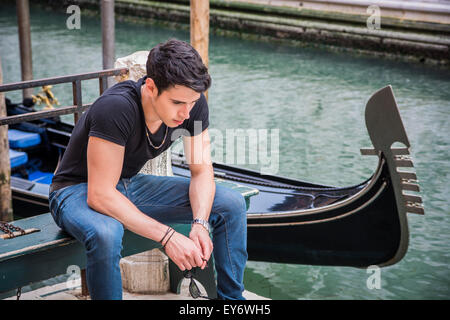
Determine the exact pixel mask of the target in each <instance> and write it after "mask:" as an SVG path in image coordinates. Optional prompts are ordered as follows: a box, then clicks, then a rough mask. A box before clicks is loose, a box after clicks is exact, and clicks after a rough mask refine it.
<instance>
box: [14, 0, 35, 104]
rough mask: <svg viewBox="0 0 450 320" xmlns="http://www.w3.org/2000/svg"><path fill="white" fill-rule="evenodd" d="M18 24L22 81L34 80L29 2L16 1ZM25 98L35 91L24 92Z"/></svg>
mask: <svg viewBox="0 0 450 320" xmlns="http://www.w3.org/2000/svg"><path fill="white" fill-rule="evenodd" d="M16 5H17V23H18V25H19V45H20V66H21V70H22V81H26V80H32V79H33V63H32V59H33V55H32V53H31V31H30V5H29V3H28V0H16ZM22 92H23V94H22V95H23V98H24V99H25V98H31V95H32V94H33V89H31V88H28V89H24V90H23V91H22Z"/></svg>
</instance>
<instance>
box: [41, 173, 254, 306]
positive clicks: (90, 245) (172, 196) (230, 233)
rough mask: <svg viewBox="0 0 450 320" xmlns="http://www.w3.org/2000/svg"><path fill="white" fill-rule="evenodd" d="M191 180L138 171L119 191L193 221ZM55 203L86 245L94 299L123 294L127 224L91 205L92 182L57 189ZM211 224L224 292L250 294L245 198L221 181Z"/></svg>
mask: <svg viewBox="0 0 450 320" xmlns="http://www.w3.org/2000/svg"><path fill="white" fill-rule="evenodd" d="M189 183H190V179H189V178H183V177H162V176H153V175H144V174H137V175H136V176H134V177H132V178H131V179H120V180H119V183H118V184H117V190H119V191H120V192H121V193H122V194H123V195H125V196H126V197H127V198H128V199H129V200H130V201H131V202H132V203H133V204H134V205H135V206H136V207H137V208H138V209H139V210H141V211H142V212H143V213H145V214H147V215H148V216H150V217H152V218H154V219H156V220H158V221H159V222H161V223H164V224H171V223H191V221H192V209H191V206H190V202H189ZM49 202H50V211H51V213H52V216H53V219H54V220H55V222H56V224H57V225H58V226H59V227H60V228H61V229H63V230H65V231H66V232H68V233H69V234H70V235H72V236H73V237H74V238H75V239H77V240H78V241H80V242H81V243H82V244H83V245H84V247H85V249H86V254H87V266H86V280H87V285H88V289H89V292H90V295H91V298H92V299H104V300H106V299H119V300H120V299H122V279H121V275H120V267H119V260H120V258H121V253H120V252H121V250H122V237H123V233H124V227H123V225H122V224H121V223H120V222H119V221H117V220H116V219H114V218H112V217H110V216H107V215H105V214H102V213H99V212H97V211H95V210H93V209H91V208H90V207H89V206H88V205H87V184H86V183H81V184H76V185H72V186H68V187H65V188H62V189H59V190H56V191H53V192H52V193H51V194H50V196H49ZM209 223H210V224H211V226H212V238H213V239H212V240H213V244H214V250H213V255H214V261H215V267H216V272H217V294H218V297H219V298H221V299H244V298H243V297H242V292H243V290H244V285H243V278H244V268H245V264H246V262H247V217H246V205H245V199H244V197H243V196H242V195H241V194H240V193H239V192H237V191H235V190H232V189H230V188H226V187H223V186H219V185H217V186H216V194H215V197H214V202H213V206H212V210H211V214H210V217H209Z"/></svg>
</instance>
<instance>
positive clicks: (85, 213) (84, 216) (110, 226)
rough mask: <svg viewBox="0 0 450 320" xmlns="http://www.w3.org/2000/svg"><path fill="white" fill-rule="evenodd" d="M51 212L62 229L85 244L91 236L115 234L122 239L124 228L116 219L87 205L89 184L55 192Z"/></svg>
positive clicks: (51, 200)
mask: <svg viewBox="0 0 450 320" xmlns="http://www.w3.org/2000/svg"><path fill="white" fill-rule="evenodd" d="M50 210H51V213H52V216H53V218H54V220H55V222H56V223H57V224H58V226H59V227H60V228H62V229H63V230H65V231H66V232H68V233H69V234H71V235H72V236H73V237H75V238H76V239H77V240H78V241H80V242H82V243H85V242H86V241H87V240H88V239H87V238H88V237H89V235H104V234H111V233H112V234H114V235H117V237H119V238H121V236H122V235H123V226H122V224H121V223H120V222H119V221H117V220H116V219H114V218H112V217H110V216H108V215H105V214H102V213H100V212H97V211H95V210H93V209H91V208H90V207H89V206H88V205H87V184H86V183H80V184H77V185H73V186H69V187H66V188H64V189H62V190H58V191H55V194H54V195H53V196H52V197H50Z"/></svg>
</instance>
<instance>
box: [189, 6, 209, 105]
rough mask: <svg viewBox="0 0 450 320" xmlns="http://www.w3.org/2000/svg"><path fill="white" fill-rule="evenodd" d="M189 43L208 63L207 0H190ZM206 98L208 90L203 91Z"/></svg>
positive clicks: (206, 63)
mask: <svg viewBox="0 0 450 320" xmlns="http://www.w3.org/2000/svg"><path fill="white" fill-rule="evenodd" d="M191 45H192V46H193V47H194V48H195V49H196V50H197V51H198V53H199V54H200V56H201V57H202V60H203V63H204V64H205V66H206V67H208V65H209V57H208V46H209V0H191ZM205 96H206V98H208V92H205Z"/></svg>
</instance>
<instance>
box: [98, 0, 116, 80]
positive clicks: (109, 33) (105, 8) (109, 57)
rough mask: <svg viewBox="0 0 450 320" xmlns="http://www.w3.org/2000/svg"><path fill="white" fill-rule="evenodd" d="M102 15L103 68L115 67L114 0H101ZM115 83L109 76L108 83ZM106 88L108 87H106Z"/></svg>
mask: <svg viewBox="0 0 450 320" xmlns="http://www.w3.org/2000/svg"><path fill="white" fill-rule="evenodd" d="M101 15H102V47H103V69H112V68H114V62H115V60H116V59H115V57H114V51H115V36H114V28H115V23H114V0H102V2H101ZM112 83H113V79H112V78H108V81H107V85H108V87H110V86H111V85H112ZM104 89H106V88H104Z"/></svg>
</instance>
